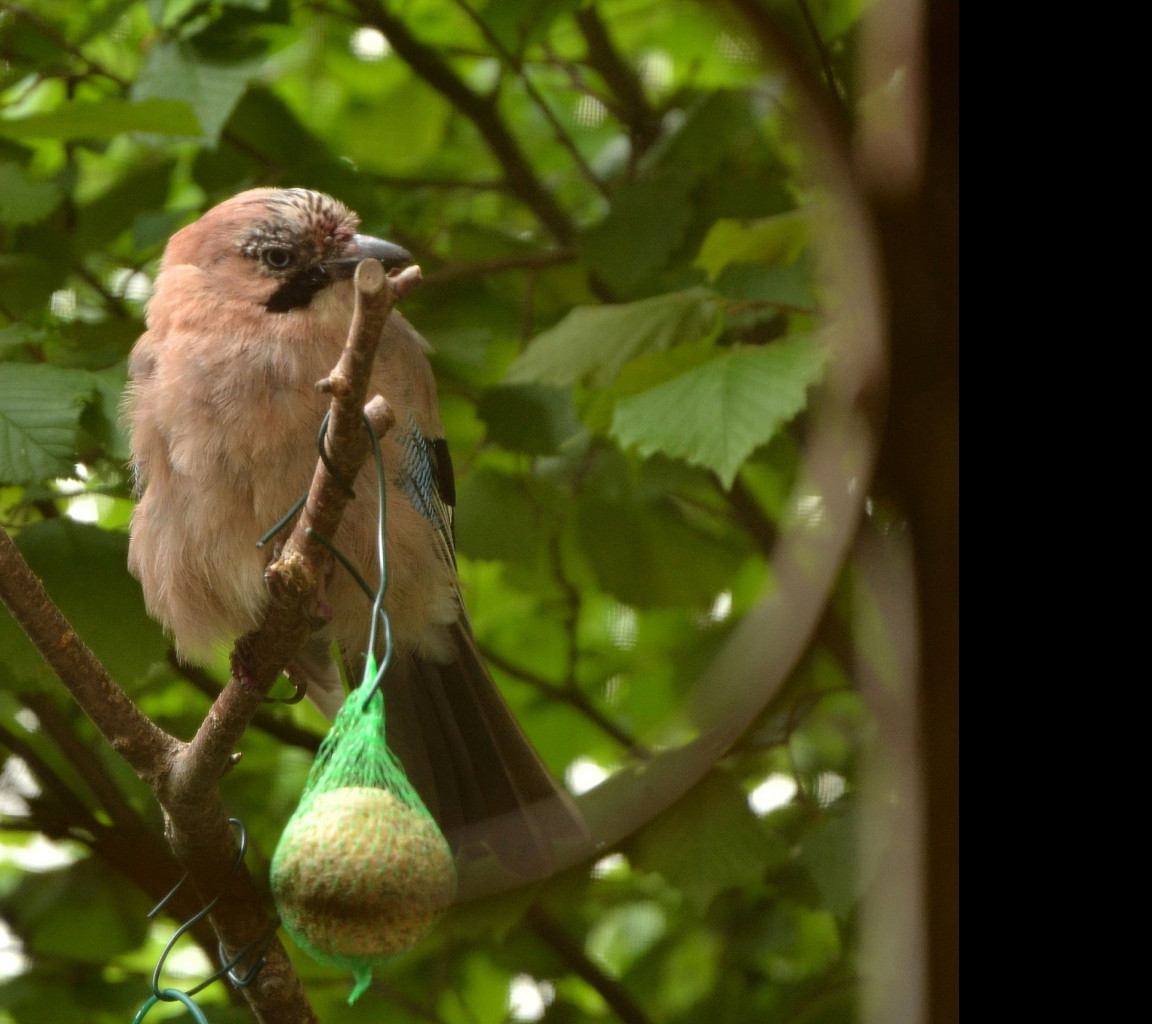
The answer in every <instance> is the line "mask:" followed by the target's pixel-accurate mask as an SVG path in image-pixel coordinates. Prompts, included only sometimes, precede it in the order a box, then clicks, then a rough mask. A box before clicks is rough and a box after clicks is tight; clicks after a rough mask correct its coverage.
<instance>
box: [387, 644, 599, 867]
mask: <svg viewBox="0 0 1152 1024" xmlns="http://www.w3.org/2000/svg"><path fill="white" fill-rule="evenodd" d="M453 634H454V635H453V640H454V642H455V646H456V649H457V650H456V655H457V656H456V658H455V660H453V661H451V662H449V663H443V664H442V663H439V662H435V661H429V660H426V659H422V658H420V657H418V656H416V655H414V654H412V653H405V652H403V651H397V652H396V657H395V660H394V661H393V664H392V667H391V669H390V670H389V673H388V676H387V678H386V679H385V683H384V689H385V699H386V702H387V718H386V721H387V728H388V743H389V746H390V747H391V748H392V750H393V752H394V753H395V754H396V756H397V757H399V759H400V761H401V763H402V764H403V765H404V768H405V771H406V772H407V773H408V777H409V779H410V780H411V782H412V784H413V785H414V786H415V787H416V790H417V792H419V793H420V796H421V798H422V799H423V800H424V802H425V803H426V804H427V805H428V809H429V810H430V811H431V812H432V814H433V816H434V817H435V818H436V820H437V822H438V823H439V825H440V827H441V829H442V830H443V831H444V834H445V836H446V837H447V839H448V842H449V844H450V845H451V846H452V847H453V848H454V849H455V850H456V851H457V854H458V856H459V857H460V858H461V859H462V860H467V859H468V858H469V856H470V855H472V854H477V855H480V854H483V852H484V851H485V850H489V851H491V852H492V853H493V854H495V855H496V857H497V858H498V860H499V861H500V863H501V864H502V865H503V866H504V867H505V868H507V869H508V870H510V871H512V872H513V873H514V874H516V875H518V876H520V877H522V878H539V877H543V876H544V875H547V874H549V873H550V872H551V871H553V870H555V868H556V867H557V866H558V862H559V860H560V859H561V857H562V856H563V853H564V851H565V850H568V851H571V850H574V849H576V848H579V847H581V846H583V845H584V844H585V843H586V842H587V838H588V834H587V830H586V828H585V825H584V822H583V819H582V818H581V816H580V813H579V811H577V810H576V807H575V805H574V804H573V802H572V800H571V799H570V798H569V797H568V795H567V794H566V793H565V792H564V791H563V790H562V789H561V788H560V787H559V785H558V784H557V783H556V781H555V780H554V779H553V778H552V775H551V774H550V773H549V771H548V769H547V768H546V767H545V765H544V763H543V761H541V759H540V756H539V755H538V754H537V753H536V751H535V749H533V747H532V744H531V742H530V741H529V740H528V738H527V737H526V736H525V735H524V732H523V730H522V729H521V728H520V725H519V724H518V723H517V721H516V719H515V717H514V716H513V715H512V712H511V710H510V709H509V707H508V705H507V704H506V703H505V702H504V698H503V697H502V696H501V695H500V691H499V690H498V689H497V688H496V684H495V683H494V682H493V681H492V677H491V676H490V675H489V674H488V670H487V669H486V668H485V666H484V662H483V660H482V658H481V656H480V653H479V651H478V650H477V649H476V645H475V641H474V640H473V639H472V636H471V634H470V633H469V632H468V629H467V626H466V625H463V624H457V625H456V626H455V627H453Z"/></svg>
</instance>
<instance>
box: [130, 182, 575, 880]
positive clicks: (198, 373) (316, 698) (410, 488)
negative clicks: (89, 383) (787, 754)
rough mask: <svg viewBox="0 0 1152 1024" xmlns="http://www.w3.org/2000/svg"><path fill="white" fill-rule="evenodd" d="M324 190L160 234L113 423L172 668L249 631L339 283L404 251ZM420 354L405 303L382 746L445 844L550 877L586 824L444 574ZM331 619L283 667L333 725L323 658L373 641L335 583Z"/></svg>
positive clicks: (343, 332) (447, 473)
mask: <svg viewBox="0 0 1152 1024" xmlns="http://www.w3.org/2000/svg"><path fill="white" fill-rule="evenodd" d="M358 224H359V218H358V217H357V216H356V214H354V213H353V212H352V211H350V210H349V209H348V208H347V207H345V206H344V205H343V204H342V203H340V202H338V201H336V200H335V199H333V198H331V197H330V196H326V195H322V194H320V193H317V192H311V191H307V190H304V189H285V190H281V189H269V188H262V189H253V190H251V191H249V192H244V193H242V194H240V195H238V196H235V197H233V198H232V199H229V200H227V201H226V202H224V203H221V204H220V205H219V206H216V207H215V208H213V209H211V210H209V211H208V212H207V213H205V214H204V215H203V216H202V217H201V218H200V219H199V220H197V221H195V222H194V223H192V224H190V225H188V226H187V227H185V228H183V229H182V230H180V231H178V232H177V233H176V234H175V235H174V236H173V237H172V239H171V240H170V241H169V243H168V246H167V249H166V250H165V253H164V258H163V261H162V264H161V270H160V274H159V276H158V277H157V279H156V287H155V293H154V295H153V297H152V299H151V302H150V303H149V307H148V330H147V332H146V333H145V334H144V335H143V336H142V337H141V338H140V339H139V340H138V341H137V343H136V346H135V348H134V349H133V352H132V357H131V362H130V366H129V369H130V374H131V383H130V386H129V390H128V395H127V399H126V414H127V419H128V422H129V424H130V427H131V447H132V458H133V462H134V466H135V471H136V475H137V487H138V491H139V499H140V500H139V503H138V505H137V507H136V511H135V514H134V516H133V519H132V528H131V539H130V542H129V551H128V564H129V568H130V569H131V571H132V572H133V574H134V575H136V576H137V577H138V578H139V579H140V582H141V584H142V586H143V589H144V597H145V600H146V602H147V606H148V610H149V612H150V614H152V615H153V616H154V617H155V618H157V619H159V620H160V621H161V622H162V623H163V625H164V626H165V627H166V629H167V630H169V631H170V632H171V634H172V635H173V636H174V638H175V640H176V643H177V646H178V649H179V651H180V653H181V655H182V656H183V657H187V658H190V659H192V660H198V659H200V660H202V659H204V658H205V657H207V656H210V655H211V654H212V653H213V652H214V651H215V650H216V648H217V647H218V645H219V644H220V643H221V642H226V641H231V640H234V639H235V638H236V637H238V636H241V635H243V634H244V633H246V632H248V631H249V630H251V629H253V628H254V627H255V626H256V625H257V624H258V623H259V622H260V620H261V618H262V615H263V613H264V610H265V608H266V605H267V600H268V595H267V591H266V587H265V583H264V569H265V566H266V564H267V562H268V560H269V558H270V553H269V552H268V551H266V550H259V549H257V547H256V542H257V540H258V539H259V538H260V537H261V536H262V535H263V534H264V533H265V532H266V531H267V530H268V529H269V528H270V527H271V526H272V525H273V524H274V523H276V522H277V520H279V519H280V517H281V516H283V515H284V513H285V512H286V511H287V510H288V509H289V508H291V506H292V504H293V502H294V501H295V500H296V499H297V498H298V497H299V496H300V495H301V494H302V493H303V492H304V491H305V490H307V488H308V485H309V483H310V481H311V478H312V472H313V469H314V467H315V464H316V458H317V449H316V435H317V430H318V427H319V424H320V421H321V419H322V417H323V415H324V413H325V411H326V409H327V406H328V399H327V398H326V397H325V396H324V395H322V394H319V393H318V392H317V390H316V387H315V385H316V382H317V381H319V380H320V379H322V378H324V377H325V376H327V374H328V372H329V371H330V370H331V368H332V367H333V366H334V365H335V363H336V361H337V359H338V358H339V355H340V353H341V350H342V349H343V347H344V344H345V339H346V336H347V334H348V328H349V324H350V322H351V317H352V311H353V305H354V293H353V285H352V280H351V278H352V275H353V272H354V271H355V268H356V265H357V264H358V263H359V261H360V260H362V259H364V258H367V257H374V258H376V259H378V260H380V262H381V263H382V264H383V265H384V267H385V269H397V268H400V267H403V266H407V265H409V264H410V263H411V262H412V257H411V256H410V255H409V254H408V253H407V252H406V251H405V250H404V249H402V248H400V247H399V246H397V245H394V244H392V243H391V242H386V241H383V240H381V239H377V238H372V237H368V236H365V235H361V234H357V231H356V229H357V227H358ZM427 351H428V347H427V344H426V342H425V341H424V340H423V339H422V338H421V337H420V335H419V334H417V333H416V331H415V330H414V329H413V328H412V327H411V326H410V325H409V323H408V322H407V321H406V320H405V319H404V318H403V317H402V316H401V315H400V314H399V313H398V312H396V311H393V312H392V314H391V315H390V316H389V318H388V320H387V321H386V323H385V326H384V329H383V332H382V337H381V343H380V347H379V350H378V354H377V357H376V364H375V366H374V369H373V373H372V379H371V384H370V385H369V395H372V394H374V393H379V394H381V395H383V396H384V397H385V398H386V399H387V401H388V403H389V404H390V405H391V407H392V410H393V412H394V413H395V417H396V422H395V426H394V427H393V429H392V430H390V431H389V432H388V433H387V434H386V435H385V437H384V438H383V439H382V448H383V459H384V465H385V472H386V484H387V516H386V526H387V540H386V545H385V550H386V554H387V565H388V577H389V584H388V593H387V598H386V601H385V608H386V609H387V611H388V614H389V617H390V619H391V622H392V629H393V635H394V638H395V654H394V658H393V662H392V667H391V668H390V670H389V673H388V676H387V677H386V679H385V682H384V691H385V697H386V704H387V730H388V743H389V746H390V747H391V748H392V750H393V751H394V752H395V753H396V754H397V755H398V756H399V758H400V760H401V762H402V763H403V764H404V766H405V769H406V770H407V772H408V775H409V777H410V779H411V781H412V782H413V784H414V785H415V786H416V788H417V790H418V791H419V792H420V794H421V796H422V798H423V799H424V800H425V803H426V804H427V805H428V807H429V809H430V810H431V811H432V813H433V815H434V816H435V817H436V819H437V821H438V822H439V824H440V827H441V828H442V829H443V831H444V833H445V835H446V836H447V837H448V839H449V842H450V843H453V844H454V845H455V846H456V847H457V848H460V847H465V848H467V847H469V846H470V845H471V844H475V843H483V844H486V845H487V846H489V847H490V848H492V849H493V851H494V852H495V853H496V854H497V855H498V856H499V857H500V859H501V860H502V861H503V862H504V863H505V864H506V865H508V866H510V867H512V868H513V869H514V870H518V871H520V872H521V873H526V874H537V873H542V872H543V871H544V870H547V867H548V864H549V862H550V860H551V857H550V851H551V846H552V842H553V841H555V840H558V841H560V842H564V841H573V842H577V841H579V839H580V837H581V835H582V825H581V823H580V820H579V817H578V814H577V812H576V811H575V809H574V808H573V807H572V805H571V802H570V801H569V800H568V798H567V797H566V796H565V795H564V794H563V793H562V791H560V790H559V788H558V787H557V786H556V784H555V782H554V781H553V780H552V777H551V776H550V775H549V773H548V771H547V769H546V768H545V767H544V765H543V764H542V762H541V761H540V758H539V756H538V755H537V754H536V752H535V751H534V750H533V749H532V747H531V745H530V744H529V742H528V740H527V739H526V738H525V736H524V734H523V732H522V731H521V730H520V728H519V726H518V725H517V723H516V721H515V719H514V718H513V716H512V714H511V712H510V711H509V709H508V707H507V706H506V704H505V703H504V701H503V699H502V698H501V696H500V694H499V692H498V691H497V689H496V687H495V684H494V683H493V682H492V679H491V677H490V676H489V674H488V672H487V670H486V669H485V667H484V664H483V662H482V660H481V658H480V655H479V653H478V652H477V649H476V645H475V642H474V640H473V638H472V634H471V630H470V628H469V624H468V619H467V614H466V612H465V610H464V606H463V602H462V600H461V596H460V590H459V585H458V581H457V576H456V568H455V555H454V548H453V533H452V517H453V505H454V501H455V488H454V484H453V476H452V464H451V461H450V459H449V456H448V448H447V445H446V444H445V441H444V430H443V425H442V423H441V420H440V413H439V407H438V403H437V397H436V383H435V380H434V379H433V376H432V370H431V367H430V366H429V364H428V360H427V356H426V353H427ZM371 472H372V470H371V464H370V465H369V468H368V469H366V470H365V472H364V474H363V475H362V476H361V478H360V480H359V483H358V486H357V487H356V492H357V495H358V497H357V498H356V499H355V500H354V501H351V502H350V503H349V505H348V508H347V512H346V513H345V517H344V521H343V523H342V525H341V527H340V530H339V532H338V533H337V535H336V537H334V538H332V540H333V541H334V542H335V544H336V546H337V547H338V548H339V549H340V550H341V551H342V552H343V553H344V554H345V555H346V556H347V557H348V558H349V559H350V561H351V562H352V564H353V565H355V566H356V567H357V568H358V569H359V570H360V572H361V573H362V575H363V576H364V577H365V579H366V580H367V581H368V582H369V583H370V584H371V585H373V586H375V585H376V583H377V582H378V579H379V575H378V572H377V570H376V511H377V510H376V488H375V486H374V484H373V478H372V477H371V476H369V474H370V473H371ZM324 600H325V604H326V605H327V606H328V608H330V610H331V618H330V621H329V622H328V624H327V625H326V626H324V627H323V628H322V629H320V630H319V632H318V633H317V634H316V635H315V636H314V637H312V638H311V639H310V640H309V642H308V644H307V645H306V647H305V648H304V650H303V651H302V652H301V654H300V655H299V656H298V657H297V659H296V661H295V664H294V666H293V669H294V675H295V677H296V678H300V677H303V679H304V680H305V682H306V684H307V695H308V697H309V699H311V700H312V701H313V703H315V704H316V705H317V706H318V707H319V708H320V709H321V710H322V711H323V712H324V713H325V714H326V715H328V716H329V717H332V716H333V715H334V714H335V712H336V711H337V710H338V709H339V707H340V704H341V702H342V700H343V696H344V691H343V686H342V683H341V680H340V676H339V672H338V671H337V668H336V665H335V663H334V662H333V660H332V658H331V656H330V653H329V652H330V649H331V642H332V641H333V640H336V641H338V642H339V645H340V648H341V650H342V652H343V654H344V656H345V658H346V659H348V660H349V661H354V660H355V659H356V657H357V656H362V655H363V653H364V650H365V647H366V645H367V643H368V633H369V625H370V618H371V607H370V602H369V601H368V600H367V599H366V598H365V596H364V594H363V592H362V591H361V590H360V589H359V588H358V587H357V586H356V585H355V583H354V582H353V580H352V579H351V577H350V576H349V574H348V573H347V572H345V571H344V570H343V569H341V568H336V569H335V570H334V571H333V572H332V573H331V574H330V575H329V578H328V579H327V582H326V592H325V597H324Z"/></svg>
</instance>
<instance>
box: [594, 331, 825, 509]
mask: <svg viewBox="0 0 1152 1024" xmlns="http://www.w3.org/2000/svg"><path fill="white" fill-rule="evenodd" d="M823 365H824V352H823V350H822V349H821V348H820V347H819V346H818V345H817V344H816V342H815V341H813V340H812V339H811V338H808V337H795V338H789V339H785V340H783V341H778V342H774V343H773V344H771V345H765V346H757V347H742V348H730V349H726V350H724V352H723V354H721V355H720V356H718V357H717V358H715V359H713V360H711V361H710V362H708V363H705V364H704V365H703V366H699V367H697V368H696V369H693V370H689V371H688V372H687V373H684V374H681V375H680V376H679V377H676V378H674V379H673V380H670V381H669V382H668V383H667V384H662V385H661V386H660V387H656V388H652V389H651V390H650V391H645V392H642V393H641V394H638V395H634V396H632V397H631V398H626V399H623V400H622V401H620V402H619V403H618V404H617V406H616V412H615V414H614V415H613V417H612V435H613V436H614V437H615V438H616V439H617V440H618V441H619V442H620V444H621V445H624V446H625V447H629V446H633V447H635V448H637V449H638V450H639V452H640V454H641V455H645V456H648V455H651V454H653V453H654V452H661V453H663V454H665V455H671V456H674V457H676V458H681V459H684V460H685V461H686V462H690V463H692V464H693V465H697V466H704V467H705V468H707V469H711V470H712V471H713V472H715V473H716V475H717V476H718V477H719V478H720V480H721V482H722V483H723V484H724V486H725V487H731V486H732V481H733V480H734V479H735V478H736V473H737V471H738V470H739V469H740V466H741V465H742V464H743V463H744V460H745V459H747V458H748V456H749V455H751V454H752V452H753V451H755V450H756V449H757V448H758V447H759V446H760V445H762V444H766V443H767V442H768V441H770V440H771V439H772V437H773V436H774V435H775V434H776V432H777V431H778V430H779V429H780V428H781V427H782V426H783V425H784V424H785V423H787V422H788V421H789V420H790V419H792V417H794V416H795V415H796V414H797V413H799V412H800V411H801V410H802V409H803V408H804V406H805V403H806V401H807V398H806V395H807V390H808V388H809V387H810V386H811V385H812V384H815V383H816V382H817V381H818V380H819V379H820V376H821V373H822V369H823Z"/></svg>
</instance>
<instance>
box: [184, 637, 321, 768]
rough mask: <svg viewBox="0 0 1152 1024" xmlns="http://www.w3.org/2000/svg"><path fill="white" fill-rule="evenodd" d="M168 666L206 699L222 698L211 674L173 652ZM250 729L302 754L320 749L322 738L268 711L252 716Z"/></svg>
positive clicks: (217, 682) (219, 688) (216, 682)
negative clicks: (296, 748)
mask: <svg viewBox="0 0 1152 1024" xmlns="http://www.w3.org/2000/svg"><path fill="white" fill-rule="evenodd" d="M168 664H169V665H170V666H171V667H172V671H173V672H175V673H176V674H177V675H178V676H180V678H181V679H184V680H186V681H187V682H189V683H191V684H192V685H193V686H194V687H196V689H197V690H199V691H200V692H201V693H202V694H204V696H205V697H208V698H210V699H211V700H215V699H216V698H217V697H219V696H220V691H221V689H222V687H221V685H220V683H219V681H218V680H216V679H214V678H213V677H212V676H211V675H210V674H209V673H208V672H205V671H204V669H202V668H200V666H199V665H185V664H184V663H183V662H182V661H181V660H180V659H179V658H178V657H177V656H176V652H175V651H173V650H169V651H168ZM250 726H251V728H253V729H259V730H260V731H261V732H263V733H267V734H268V735H269V736H271V737H272V738H273V739H275V740H278V741H279V742H281V743H284V744H286V745H288V746H290V747H300V748H301V749H302V750H310V751H312V753H313V754H315V753H316V751H317V750H319V749H320V740H321V737H320V736H317V735H316V733H314V732H311V731H310V730H308V729H302V728H301V727H300V726H298V725H297V724H296V723H295V722H291V721H288V720H286V719H282V718H277V717H276V716H275V715H272V714H270V713H269V712H268V710H267V709H266V708H261V709H260V710H259V711H257V712H256V714H255V715H254V716H253V718H252V721H251V723H250Z"/></svg>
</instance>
